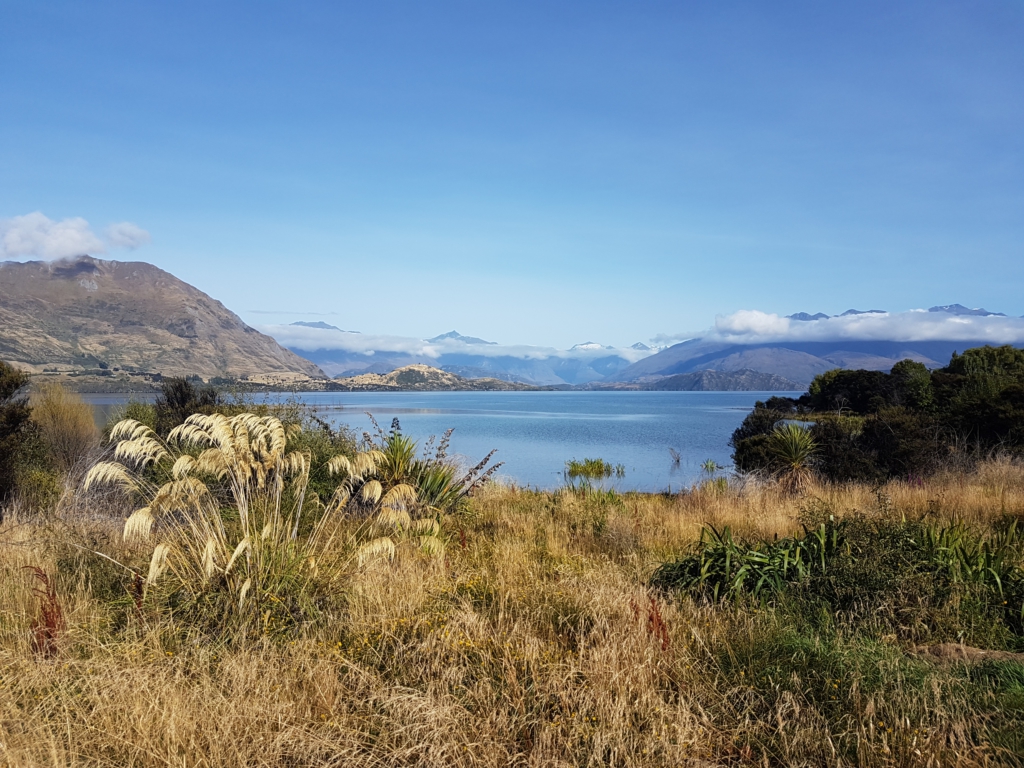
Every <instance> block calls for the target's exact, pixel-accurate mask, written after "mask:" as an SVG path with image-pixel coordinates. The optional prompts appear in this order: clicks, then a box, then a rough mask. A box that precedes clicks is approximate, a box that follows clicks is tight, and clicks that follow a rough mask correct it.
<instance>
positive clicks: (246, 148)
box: [0, 0, 1024, 347]
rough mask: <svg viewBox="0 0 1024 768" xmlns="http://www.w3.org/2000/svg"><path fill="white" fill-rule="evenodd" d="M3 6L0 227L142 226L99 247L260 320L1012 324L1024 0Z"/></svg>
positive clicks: (517, 334) (382, 325) (514, 328)
mask: <svg viewBox="0 0 1024 768" xmlns="http://www.w3.org/2000/svg"><path fill="white" fill-rule="evenodd" d="M0 30H2V32H0V34H2V39H3V43H2V45H0V219H3V218H6V219H8V221H10V220H11V219H13V218H14V217H19V216H25V215H27V214H30V213H33V212H37V211H38V212H41V213H42V214H44V215H45V216H46V217H48V219H51V220H53V221H61V220H64V219H72V218H77V217H80V218H82V219H85V220H86V221H87V222H88V226H89V227H90V228H91V229H90V231H91V232H95V233H96V235H97V237H99V238H103V237H104V235H103V234H102V233H103V232H104V231H105V229H106V227H107V226H108V225H110V224H117V223H122V222H131V223H133V224H134V225H136V226H137V227H141V228H142V229H144V230H146V231H147V232H148V233H149V234H150V235H151V242H150V243H148V244H145V245H144V246H143V247H140V248H138V249H137V250H126V249H124V248H118V247H115V246H114V245H113V243H118V242H132V241H131V238H129V239H128V240H127V241H125V240H123V239H118V238H117V237H115V236H112V235H111V236H108V237H107V242H108V243H109V245H108V247H107V254H106V257H108V258H117V259H121V260H127V259H140V260H145V261H150V262H152V263H154V264H157V265H159V266H160V267H163V268H164V269H167V270H169V271H171V272H173V273H174V274H176V275H178V276H179V277H181V278H182V279H184V280H187V281H188V282H190V283H193V284H194V285H196V286H198V287H199V288H201V289H203V290H205V291H206V292H208V293H210V294H211V295H213V296H214V297H216V298H218V299H220V300H221V301H223V302H224V303H225V304H226V305H227V306H228V307H230V308H231V309H233V310H235V311H236V312H238V313H239V314H240V315H241V316H242V317H243V319H245V320H246V321H248V322H250V323H254V324H272V323H281V322H289V321H292V320H300V319H301V320H315V319H323V320H325V321H326V322H329V323H332V324H335V325H338V326H340V327H342V328H346V329H355V330H363V331H368V332H374V333H380V334H397V335H404V336H433V335H435V334H438V333H441V332H443V331H447V330H450V329H452V328H457V329H458V330H459V331H461V332H462V333H466V334H472V335H476V336H483V337H485V338H489V339H493V340H495V341H499V342H502V343H532V344H544V345H553V346H558V347H565V346H568V345H571V344H573V343H575V342H582V341H587V340H591V339H593V340H595V341H599V342H601V343H606V344H614V345H626V344H629V343H632V342H634V341H637V340H646V339H650V338H651V337H653V336H655V335H656V334H659V333H662V334H678V333H686V332H689V331H690V330H694V331H698V330H700V329H703V328H707V327H709V326H711V325H712V324H713V322H714V318H715V316H716V315H718V314H727V313H732V312H735V311H737V310H741V309H757V310H761V311H764V312H777V313H781V314H788V313H789V312H794V311H798V310H806V311H809V312H817V311H825V312H828V313H838V312H841V311H843V310H845V309H848V308H850V307H858V308H862V309H868V308H875V307H877V308H882V309H890V310H902V309H908V308H914V307H928V306H931V305H933V304H946V303H952V302H960V303H963V304H967V305H969V306H985V307H987V308H989V309H994V310H998V311H1003V312H1007V313H1009V314H1012V315H1021V314H1024V297H1022V294H1021V291H1020V287H1021V286H1022V285H1024V130H1022V128H1021V126H1024V45H1022V44H1021V40H1024V4H1022V3H1020V2H1016V1H1014V2H977V3H968V2H961V3H953V4H947V3H941V2H927V3H891V2H886V3H842V4H840V3H776V2H772V3H768V2H764V3H711V2H708V3H699V4H698V3H664V4H661V3H618V4H604V3H598V2H587V3H550V2H546V3H529V2H514V3H480V2H466V3H446V2H437V3H391V2H380V3H334V2H331V3H327V2H324V3H267V2H252V1H250V2H244V3H242V2H238V3H227V2H209V1H207V2H175V3H142V2H102V1H101V2H89V3H82V2H67V3H63V2H46V3H39V2H35V1H32V2H11V1H9V0H0ZM119 231H120V230H119ZM139 242H141V241H139ZM23 257H24V256H23Z"/></svg>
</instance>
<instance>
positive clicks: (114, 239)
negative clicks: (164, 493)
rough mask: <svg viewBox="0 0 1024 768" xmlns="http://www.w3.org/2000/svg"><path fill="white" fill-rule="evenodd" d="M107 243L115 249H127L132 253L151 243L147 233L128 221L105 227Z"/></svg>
mask: <svg viewBox="0 0 1024 768" xmlns="http://www.w3.org/2000/svg"><path fill="white" fill-rule="evenodd" d="M106 234H107V242H108V243H110V244H111V245H112V246H114V247H115V248H127V249H128V250H130V251H134V250H135V249H136V248H141V247H142V246H143V245H148V244H149V243H150V242H151V241H152V239H153V238H152V237H150V235H149V232H147V231H146V230H144V229H143V228H142V227H140V226H138V225H137V224H132V223H131V222H130V221H122V222H120V223H119V224H111V225H110V226H109V227H107V232H106Z"/></svg>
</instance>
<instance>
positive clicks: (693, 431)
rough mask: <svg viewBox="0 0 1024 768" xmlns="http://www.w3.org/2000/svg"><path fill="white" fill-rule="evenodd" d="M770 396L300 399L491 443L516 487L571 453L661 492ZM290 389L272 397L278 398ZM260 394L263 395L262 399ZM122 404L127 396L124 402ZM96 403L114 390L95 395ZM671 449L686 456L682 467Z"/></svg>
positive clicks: (406, 427) (474, 443)
mask: <svg viewBox="0 0 1024 768" xmlns="http://www.w3.org/2000/svg"><path fill="white" fill-rule="evenodd" d="M772 394H779V393H777V392H776V393H766V392H353V393H347V392H346V393H339V392H325V393H304V394H301V395H298V397H299V398H300V399H301V400H303V401H304V402H307V403H309V404H311V405H315V406H317V409H318V410H319V412H320V415H321V417H322V418H325V419H327V420H329V421H331V422H332V423H335V424H342V425H345V426H348V427H350V428H352V429H353V430H354V431H355V433H356V435H361V434H362V433H363V432H364V431H370V421H369V419H368V418H367V417H366V415H365V412H366V411H369V412H371V413H372V414H373V415H374V417H375V418H376V419H377V421H378V422H380V425H381V426H382V427H383V428H384V429H385V430H387V429H388V428H389V427H390V426H391V420H392V419H393V418H396V417H397V418H398V419H399V421H400V423H401V426H402V430H403V431H404V432H405V433H406V434H408V435H410V436H411V437H413V438H416V439H417V440H419V441H421V442H422V441H424V440H425V439H426V438H427V437H429V436H430V435H437V436H439V437H440V435H441V434H442V433H443V432H444V431H445V430H446V429H448V428H449V427H454V428H455V432H454V434H453V436H452V441H451V450H450V453H453V454H459V455H461V456H464V457H465V458H466V460H467V463H470V464H475V463H476V462H477V461H478V460H479V459H481V458H483V456H484V455H485V454H487V453H488V452H489V451H490V450H491V449H492V448H497V449H498V453H497V454H496V455H495V460H497V461H504V462H505V465H504V466H503V467H502V468H501V469H500V470H499V475H503V476H505V477H508V478H510V479H512V480H514V481H515V482H517V483H518V484H520V485H530V486H534V487H538V488H554V487H556V486H558V485H561V484H562V482H563V479H562V470H563V468H564V466H565V462H566V461H567V460H569V459H574V458H575V459H584V458H601V459H604V460H605V461H608V462H610V463H612V464H623V465H624V466H625V467H626V476H625V477H624V478H623V479H621V480H615V481H614V485H615V486H616V487H618V488H619V489H621V490H642V491H661V490H665V489H668V488H670V487H671V488H679V487H680V486H684V485H689V484H690V483H691V482H693V481H694V480H695V479H696V478H697V477H698V476H699V475H700V464H701V463H702V462H704V461H705V460H707V459H713V460H714V461H716V462H717V463H719V464H724V465H728V464H730V463H731V462H730V459H729V454H730V449H729V445H728V442H729V436H730V435H731V434H732V431H733V430H734V429H736V427H738V426H739V424H740V422H741V421H743V418H744V416H746V414H747V413H748V412H749V411H750V409H751V408H753V406H754V402H755V401H756V400H764V399H766V398H767V397H770V396H771V395H772ZM283 397H288V395H270V396H268V398H269V399H275V400H277V399H281V398H283ZM258 398H259V396H257V399H258ZM121 399H122V400H123V398H121ZM91 401H92V402H95V403H96V405H97V406H99V407H100V408H103V407H104V406H106V405H108V404H110V403H112V402H116V399H115V396H103V395H97V396H93V398H91ZM669 448H674V449H675V450H677V451H678V452H679V453H680V454H681V455H682V461H681V462H680V463H679V465H678V466H676V465H675V464H674V462H673V461H672V457H671V454H670V453H669Z"/></svg>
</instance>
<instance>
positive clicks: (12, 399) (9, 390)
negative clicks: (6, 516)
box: [0, 360, 32, 503]
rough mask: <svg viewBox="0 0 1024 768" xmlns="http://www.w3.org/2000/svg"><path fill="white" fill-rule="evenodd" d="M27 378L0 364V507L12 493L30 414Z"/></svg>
mask: <svg viewBox="0 0 1024 768" xmlns="http://www.w3.org/2000/svg"><path fill="white" fill-rule="evenodd" d="M28 381H29V378H28V374H26V373H23V372H22V371H19V370H18V369H17V368H14V367H13V366H11V365H8V364H7V363H5V362H4V361H2V360H0V503H3V502H4V501H6V500H7V498H8V497H9V496H10V494H11V493H12V492H13V491H14V489H15V486H16V479H17V469H18V460H19V456H20V453H21V450H22V446H23V444H24V441H25V432H26V429H27V428H28V425H29V417H30V416H31V413H32V410H31V408H29V405H28V398H27V397H26V396H25V388H26V386H27V385H28Z"/></svg>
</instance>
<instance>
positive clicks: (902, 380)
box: [730, 346, 1024, 483]
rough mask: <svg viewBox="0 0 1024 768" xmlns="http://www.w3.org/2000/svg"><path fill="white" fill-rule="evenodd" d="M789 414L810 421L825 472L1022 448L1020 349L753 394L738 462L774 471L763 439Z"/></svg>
mask: <svg viewBox="0 0 1024 768" xmlns="http://www.w3.org/2000/svg"><path fill="white" fill-rule="evenodd" d="M787 420H789V421H792V420H799V421H803V422H805V423H806V424H807V425H808V429H809V436H810V438H811V439H812V440H813V441H814V443H815V446H816V451H815V456H814V458H813V460H812V461H811V462H810V466H811V467H812V468H813V470H814V471H816V472H818V473H819V474H820V475H821V476H822V477H824V478H826V479H828V480H832V481H839V482H845V481H851V480H854V481H862V482H876V483H877V482H882V481H884V480H886V479H889V478H893V477H921V476H924V475H927V474H929V473H932V472H935V471H937V470H938V469H940V468H941V467H942V466H943V465H945V464H949V463H950V462H956V461H962V460H965V459H966V460H970V461H977V460H978V459H980V458H982V457H984V456H986V455H988V454H990V453H991V452H993V451H1004V452H1007V453H1009V454H1013V455H1021V454H1022V453H1024V350H1020V349H1016V348H1014V347H1010V346H1004V347H978V348H975V349H969V350H967V351H965V352H964V353H963V354H962V355H959V354H954V355H953V357H952V359H951V360H950V363H949V365H947V366H946V367H944V368H940V369H937V370H935V371H929V370H928V369H927V368H926V367H925V366H924V365H922V364H921V363H917V362H914V361H912V360H903V361H901V362H899V363H897V364H896V365H895V366H893V368H892V370H891V371H890V372H889V373H883V372H881V371H862V370H841V369H836V370H832V371H828V372H826V373H823V374H820V375H818V376H817V377H815V379H814V380H813V381H812V382H811V384H810V386H809V387H808V389H807V392H806V393H804V394H803V395H802V396H801V397H799V398H787V397H778V396H776V397H772V398H769V399H768V400H766V401H763V402H758V403H757V404H756V405H755V408H754V410H753V411H752V412H751V413H750V414H749V415H748V416H747V417H746V419H745V420H744V422H743V424H742V425H741V426H740V427H739V428H738V429H737V430H736V431H735V432H734V433H733V435H732V439H731V441H730V444H731V445H732V447H733V450H734V453H733V460H734V462H735V464H736V467H737V469H739V470H740V471H744V472H761V473H771V472H773V471H774V464H775V463H776V461H777V454H778V451H773V450H772V449H771V446H770V443H771V441H772V440H773V439H775V440H777V438H776V437H774V435H775V433H776V431H777V427H779V426H780V425H782V424H784V423H786V422H787Z"/></svg>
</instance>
